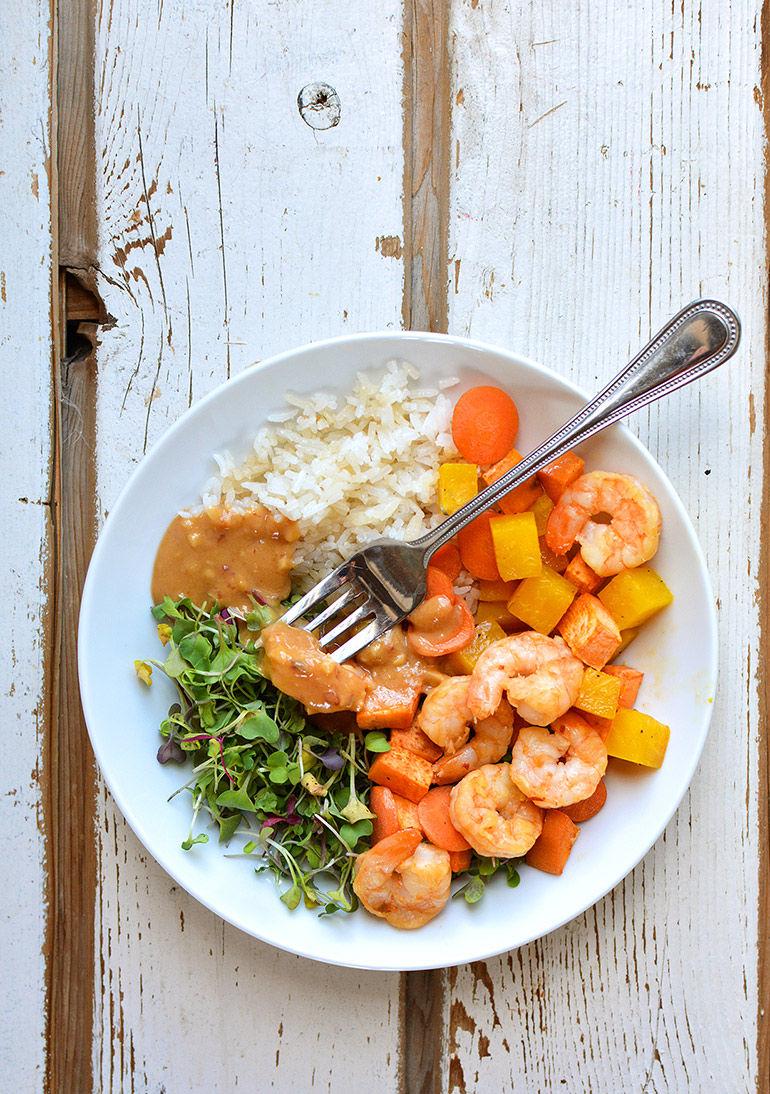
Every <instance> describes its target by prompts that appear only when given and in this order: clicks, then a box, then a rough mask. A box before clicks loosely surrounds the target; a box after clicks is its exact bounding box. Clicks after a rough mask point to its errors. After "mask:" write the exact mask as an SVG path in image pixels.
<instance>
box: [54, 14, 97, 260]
mask: <svg viewBox="0 0 770 1094" xmlns="http://www.w3.org/2000/svg"><path fill="white" fill-rule="evenodd" d="M95 8H96V4H95V2H94V0H57V3H56V9H57V35H58V78H57V85H56V97H57V103H58V120H57V140H58V146H59V180H58V204H59V256H58V258H59V265H61V266H66V267H71V268H74V269H77V270H80V271H83V275H84V276H88V271H89V270H90V268H91V267H92V266H93V264H94V258H95V255H96V204H95V190H94V183H95V155H96V150H95V145H94V30H95Z"/></svg>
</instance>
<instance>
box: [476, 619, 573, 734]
mask: <svg viewBox="0 0 770 1094" xmlns="http://www.w3.org/2000/svg"><path fill="white" fill-rule="evenodd" d="M583 671H584V666H583V664H582V662H581V661H579V660H578V659H577V657H575V655H574V654H573V653H572V652H571V651H570V649H569V646H568V645H567V644H566V642H565V641H564V640H563V639H562V638H548V637H547V636H546V635H544V634H538V633H537V631H523V632H522V633H521V634H512V635H509V636H508V637H507V638H500V639H499V640H498V641H497V642H492V644H491V645H489V646H487V648H486V649H485V650H484V651H483V652H482V654H481V656H480V657H479V659H478V661H477V662H476V665H475V667H474V669H473V672H472V673H471V681H470V684H469V685H468V706H469V707H470V708H471V710H472V711H473V714H474V716H475V717H476V718H478V719H481V718H486V717H488V716H489V715H490V714H492V713H493V712H494V711H495V710H496V709H497V707H498V706H499V705H500V700H501V699H502V696H503V692H506V693H507V695H508V701H509V703H511V704H512V705H513V706H514V707H516V709H517V710H518V712H519V714H520V715H521V716H522V718H524V720H525V721H527V722H530V723H532V724H533V725H537V726H546V725H550V723H551V722H552V721H553V720H554V718H558V716H559V715H560V714H564V712H565V711H566V710H569V708H570V707H571V706H572V704H573V703H574V702H575V699H576V698H577V694H578V691H579V690H580V685H581V683H582V682H583Z"/></svg>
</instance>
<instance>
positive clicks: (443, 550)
mask: <svg viewBox="0 0 770 1094" xmlns="http://www.w3.org/2000/svg"><path fill="white" fill-rule="evenodd" d="M428 565H429V567H430V566H436V567H437V568H438V569H439V570H443V571H444V573H445V574H446V575H447V577H448V578H449V579H450V581H456V580H457V578H458V577H459V576H460V572H461V570H462V568H463V564H462V561H461V559H460V549H459V547H458V546H457V544H456V543H445V544H444V546H443V547H439V549H438V550H437V551H434V552H433V554H432V555H431V556H430V563H429V564H428Z"/></svg>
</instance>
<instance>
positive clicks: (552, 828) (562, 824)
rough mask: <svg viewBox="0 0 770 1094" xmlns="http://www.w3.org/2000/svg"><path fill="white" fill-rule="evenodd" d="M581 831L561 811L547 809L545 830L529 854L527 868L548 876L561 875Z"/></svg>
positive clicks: (544, 821) (544, 823)
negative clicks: (540, 871) (529, 867)
mask: <svg viewBox="0 0 770 1094" xmlns="http://www.w3.org/2000/svg"><path fill="white" fill-rule="evenodd" d="M579 831H580V829H579V828H578V827H577V825H576V824H574V823H573V821H571V820H570V818H569V817H568V816H567V814H566V813H565V812H564V811H563V810H560V809H546V810H545V812H544V815H543V830H542V832H541V833H540V835H539V836H538V837H537V839H536V840H535V842H534V843H533V845H532V847H531V848H530V849H529V851H528V852H527V858H526V862H527V866H534V867H535V869H536V870H543V871H544V872H545V873H546V874H560V873H561V872H562V870H563V869H564V867H565V865H566V862H567V859H568V858H569V854H570V851H571V850H572V844H573V843H574V842H575V840H576V839H577V837H578V832H579Z"/></svg>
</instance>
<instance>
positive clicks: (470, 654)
mask: <svg viewBox="0 0 770 1094" xmlns="http://www.w3.org/2000/svg"><path fill="white" fill-rule="evenodd" d="M500 638H507V635H506V633H505V631H504V630H503V628H502V627H501V626H500V624H499V623H479V624H478V626H477V627H476V632H475V634H474V635H473V638H472V639H471V641H470V642H469V643H468V645H467V646H465V648H464V649H461V650H458V651H457V652H456V653H450V654H449V656H448V657H445V658H444V668H445V669H446V671H447V672H448V673H450V674H451V675H453V676H470V674H471V673H472V672H473V669H474V666H475V664H476V662H477V661H478V659H479V657H480V656H481V654H482V653H483V652H484V650H485V649H486V648H487V646H491V645H492V643H493V642H497V641H498V640H499V639H500Z"/></svg>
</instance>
